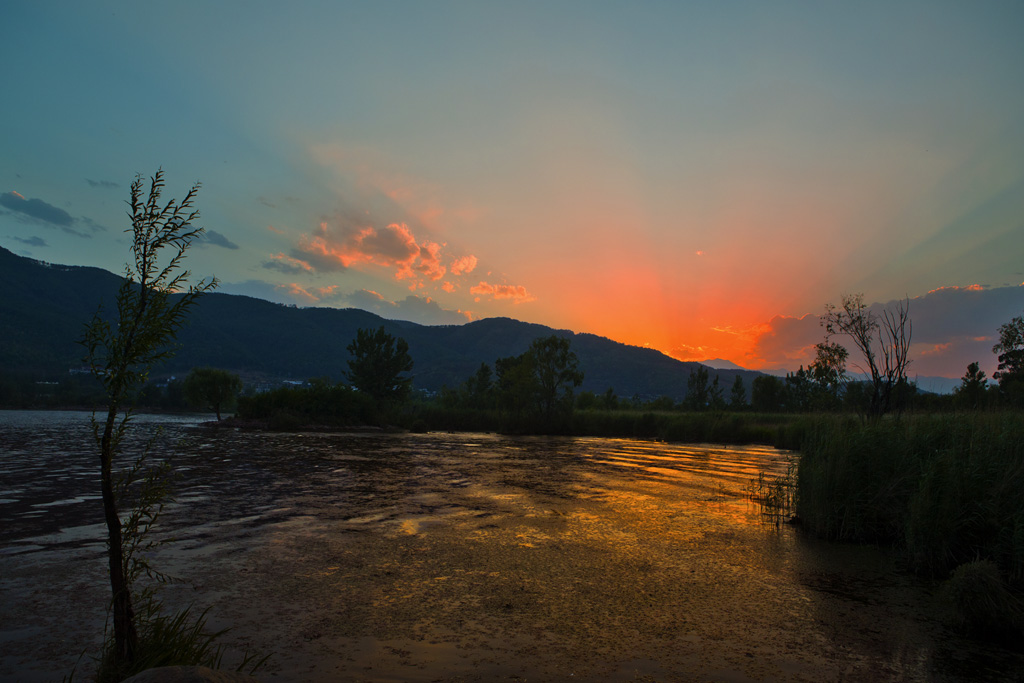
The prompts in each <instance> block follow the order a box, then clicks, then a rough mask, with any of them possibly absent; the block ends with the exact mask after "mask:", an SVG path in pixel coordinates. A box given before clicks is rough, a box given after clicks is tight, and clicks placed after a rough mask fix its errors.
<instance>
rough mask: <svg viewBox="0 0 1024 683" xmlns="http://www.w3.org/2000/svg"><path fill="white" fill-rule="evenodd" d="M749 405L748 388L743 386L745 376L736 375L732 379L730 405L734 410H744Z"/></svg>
mask: <svg viewBox="0 0 1024 683" xmlns="http://www.w3.org/2000/svg"><path fill="white" fill-rule="evenodd" d="M746 405H747V390H746V389H745V388H744V387H743V377H742V376H740V375H736V379H734V380H733V381H732V389H731V390H730V391H729V407H730V408H732V409H733V410H742V409H743V408H745V407H746Z"/></svg>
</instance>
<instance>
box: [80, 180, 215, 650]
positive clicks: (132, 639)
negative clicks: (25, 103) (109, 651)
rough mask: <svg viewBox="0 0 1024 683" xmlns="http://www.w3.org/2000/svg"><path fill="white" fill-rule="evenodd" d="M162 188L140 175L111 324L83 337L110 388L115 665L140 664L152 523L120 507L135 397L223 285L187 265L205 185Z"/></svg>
mask: <svg viewBox="0 0 1024 683" xmlns="http://www.w3.org/2000/svg"><path fill="white" fill-rule="evenodd" d="M163 187H164V179H163V171H162V170H158V171H157V172H156V174H155V175H154V176H153V177H152V178H151V179H150V184H149V193H148V197H147V198H146V199H145V200H143V198H142V195H143V180H142V177H141V176H136V178H135V181H134V182H133V183H132V186H131V199H130V200H129V202H128V206H129V208H130V211H129V212H128V215H129V217H130V218H131V222H132V227H131V228H130V229H129V230H126V232H131V233H132V237H131V240H132V242H131V252H132V257H133V259H132V262H129V263H128V264H126V266H125V275H124V279H123V280H122V282H121V286H120V288H119V289H118V292H117V298H116V302H117V310H116V314H115V320H114V322H113V324H112V323H111V321H110V320H109V319H107V318H106V317H104V315H103V311H102V308H101V309H98V310H97V312H96V313H95V314H94V316H93V318H92V321H91V322H89V323H88V324H87V326H86V328H85V332H84V335H83V337H82V339H81V342H80V343H81V344H82V345H83V346H85V348H86V357H85V362H86V363H88V365H89V369H90V370H91V372H92V374H93V375H94V376H95V377H97V378H98V379H99V380H100V382H102V384H103V389H104V392H105V394H106V402H107V408H106V417H105V419H103V420H102V421H101V420H98V419H97V417H96V414H95V413H93V417H92V427H93V436H94V437H95V440H96V444H97V446H98V449H99V460H100V490H101V492H102V498H103V513H104V520H105V521H106V526H107V559H108V565H109V571H110V590H111V593H112V599H111V615H112V619H113V625H114V651H113V657H114V665H115V667H117V668H123V669H127V668H130V667H131V665H132V664H133V663H134V660H135V654H136V650H137V647H138V630H137V626H136V619H135V611H134V608H133V605H132V580H133V578H134V576H135V575H136V573H137V572H136V567H137V564H133V562H137V558H134V557H133V551H134V549H135V547H136V546H135V545H134V544H133V542H132V534H134V533H135V532H137V531H138V530H139V529H140V528H141V529H145V528H146V526H147V522H146V519H145V517H146V510H145V508H143V509H142V510H135V511H133V513H132V514H129V515H127V516H126V518H125V519H124V520H122V517H121V511H120V510H119V505H120V503H121V498H122V497H123V493H124V488H125V487H124V486H118V485H117V483H116V482H115V478H114V475H113V471H112V467H113V462H114V459H115V457H116V456H117V455H118V454H119V453H120V451H121V445H122V442H123V439H124V436H125V434H126V433H127V430H128V425H129V422H130V421H131V417H132V406H133V402H134V399H135V397H136V395H137V392H138V390H139V389H140V388H141V387H142V386H144V385H145V383H146V379H147V378H148V376H149V372H150V369H151V368H152V367H153V365H155V364H156V363H158V362H160V361H163V360H165V359H167V358H168V357H170V356H171V355H173V353H174V348H173V346H172V342H173V340H174V338H175V336H176V334H177V332H178V330H179V329H180V328H181V326H182V325H183V324H184V322H185V314H186V313H187V312H188V310H189V309H190V308H191V307H192V306H193V305H194V304H195V302H196V299H197V297H198V296H199V295H200V294H202V293H203V292H206V291H208V290H211V289H213V288H214V287H216V285H217V281H216V279H213V280H210V281H205V280H200V281H199V282H198V283H196V284H195V285H191V284H189V283H188V278H189V277H190V276H191V274H190V273H189V271H187V270H182V260H183V259H184V257H185V252H186V251H187V250H188V248H189V246H190V245H191V244H192V241H193V240H194V239H196V238H197V237H198V236H199V235H201V234H202V233H203V228H200V227H196V226H195V225H193V222H194V221H195V220H196V219H197V218H198V217H199V212H198V211H195V210H193V209H192V206H193V201H194V199H195V196H196V194H197V193H198V191H199V184H198V183H197V184H195V185H193V186H192V189H190V190H189V192H188V194H186V195H185V198H184V199H183V200H182V201H181V202H180V203H178V202H176V201H175V200H173V199H172V200H171V201H169V202H167V203H166V204H161V202H160V196H161V194H162V191H163ZM165 250H166V251H165ZM167 253H169V256H167V255H166V254H167ZM183 290H184V291H183ZM122 411H123V412H122ZM140 463H141V459H140ZM129 479H130V477H129ZM122 481H124V480H122ZM119 493H120V494H122V495H119ZM140 514H141V515H142V517H143V519H141V520H140V517H139V515H140ZM140 521H141V527H140V526H139V525H140ZM126 537H127V538H126Z"/></svg>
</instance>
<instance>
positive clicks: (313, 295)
mask: <svg viewBox="0 0 1024 683" xmlns="http://www.w3.org/2000/svg"><path fill="white" fill-rule="evenodd" d="M277 289H279V290H281V291H283V292H286V293H287V294H288V296H290V297H291V298H293V299H295V300H296V301H300V302H302V303H304V304H316V303H320V302H321V301H324V300H330V299H333V298H335V297H336V296H337V291H338V285H330V286H329V287H310V288H308V289H307V288H306V287H303V286H302V285H300V284H298V283H297V282H290V283H288V284H284V285H277Z"/></svg>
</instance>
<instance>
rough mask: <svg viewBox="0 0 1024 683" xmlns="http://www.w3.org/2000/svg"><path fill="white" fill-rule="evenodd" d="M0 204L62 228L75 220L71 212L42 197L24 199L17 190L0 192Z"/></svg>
mask: <svg viewBox="0 0 1024 683" xmlns="http://www.w3.org/2000/svg"><path fill="white" fill-rule="evenodd" d="M0 206H5V207H7V208H8V209H11V210H12V211H17V212H18V213H21V214H24V215H26V216H28V217H30V218H35V219H37V220H40V221H43V222H46V223H51V224H53V225H56V226H58V227H60V228H64V229H67V228H70V227H71V225H72V224H74V222H75V219H74V218H72V217H71V214H69V213H68V212H67V211H65V210H64V209H61V208H58V207H56V206H54V205H53V204H48V203H46V202H44V201H43V200H42V199H25V197H23V196H22V195H20V194H18V193H17V192H7V193H5V194H0Z"/></svg>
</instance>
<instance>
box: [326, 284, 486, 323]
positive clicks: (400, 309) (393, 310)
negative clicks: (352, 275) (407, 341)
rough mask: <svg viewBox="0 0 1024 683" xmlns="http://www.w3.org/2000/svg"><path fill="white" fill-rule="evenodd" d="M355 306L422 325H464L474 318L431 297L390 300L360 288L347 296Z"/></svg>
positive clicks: (349, 302)
mask: <svg viewBox="0 0 1024 683" xmlns="http://www.w3.org/2000/svg"><path fill="white" fill-rule="evenodd" d="M346 301H347V302H348V304H349V305H351V306H353V307H354V308H361V309H362V310H364V311H370V312H371V313H376V314H377V315H380V316H382V317H384V318H389V319H392V320H408V321H411V322H414V323H419V324H421V325H462V324H464V323H466V322H469V321H470V320H472V319H473V317H472V314H471V313H469V312H466V311H452V310H448V309H444V308H441V306H440V305H439V304H438V303H437V301H435V300H434V299H431V298H430V297H426V296H414V295H412V294H410V295H409V296H407V297H405V299H403V300H401V301H388V300H387V299H385V298H384V297H383V296H381V295H380V294H378V293H377V292H374V291H373V290H369V289H360V290H357V291H355V292H352V293H351V294H349V295H348V296H347V297H346Z"/></svg>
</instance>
